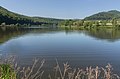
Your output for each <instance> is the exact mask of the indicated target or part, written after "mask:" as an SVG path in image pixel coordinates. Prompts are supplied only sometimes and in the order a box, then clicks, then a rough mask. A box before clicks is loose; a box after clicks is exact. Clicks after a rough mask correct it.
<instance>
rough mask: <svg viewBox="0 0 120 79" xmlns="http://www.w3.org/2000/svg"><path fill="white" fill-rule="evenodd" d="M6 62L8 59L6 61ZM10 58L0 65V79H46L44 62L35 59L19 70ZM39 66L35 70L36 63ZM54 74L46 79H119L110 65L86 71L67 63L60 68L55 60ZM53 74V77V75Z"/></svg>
mask: <svg viewBox="0 0 120 79" xmlns="http://www.w3.org/2000/svg"><path fill="white" fill-rule="evenodd" d="M7 60H8V59H7ZM11 61H12V62H14V61H13V60H12V58H10V59H9V60H8V61H7V63H5V64H4V63H2V64H1V65H0V79H46V78H44V77H43V75H44V74H46V72H44V71H43V69H42V67H43V66H44V63H45V60H44V59H43V60H42V61H39V60H38V59H35V60H34V62H33V65H32V66H31V67H23V68H20V67H19V66H18V64H17V63H14V64H13V63H12V62H11ZM39 62H40V63H41V64H40V66H39V67H38V68H37V70H36V69H35V68H36V66H37V64H38V63H39ZM53 69H54V72H53V73H50V74H49V75H48V77H47V79H120V77H119V76H118V75H117V74H114V73H113V72H112V70H113V68H112V66H111V65H110V64H108V65H107V66H106V67H104V68H103V67H98V66H96V67H95V68H94V67H91V66H90V67H86V69H81V68H76V69H73V68H71V67H70V65H69V64H68V63H64V64H63V67H60V65H59V63H58V61H57V59H56V66H55V67H53ZM53 74H54V75H53Z"/></svg>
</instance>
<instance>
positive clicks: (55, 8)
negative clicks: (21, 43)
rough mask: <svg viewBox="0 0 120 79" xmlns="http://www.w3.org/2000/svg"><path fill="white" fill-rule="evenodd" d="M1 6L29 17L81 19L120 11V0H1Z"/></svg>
mask: <svg viewBox="0 0 120 79" xmlns="http://www.w3.org/2000/svg"><path fill="white" fill-rule="evenodd" d="M0 6H3V7H5V8H7V9H8V10H10V11H13V12H16V13H20V14H24V15H28V16H40V17H53V18H72V19H80V18H84V17H85V16H89V15H91V14H94V13H98V12H101V11H109V10H120V0H0Z"/></svg>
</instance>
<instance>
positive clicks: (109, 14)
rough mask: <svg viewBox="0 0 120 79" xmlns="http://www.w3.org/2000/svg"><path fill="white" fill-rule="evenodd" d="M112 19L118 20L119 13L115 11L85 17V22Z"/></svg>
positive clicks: (119, 17)
mask: <svg viewBox="0 0 120 79" xmlns="http://www.w3.org/2000/svg"><path fill="white" fill-rule="evenodd" d="M113 18H116V19H120V12H119V11H117V10H111V11H108V12H100V13H97V14H94V15H91V16H89V17H86V18H85V20H112V19H113Z"/></svg>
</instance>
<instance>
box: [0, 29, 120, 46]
mask: <svg viewBox="0 0 120 79" xmlns="http://www.w3.org/2000/svg"><path fill="white" fill-rule="evenodd" d="M63 31H64V30H63ZM57 32H61V30H55V29H54V30H48V29H47V30H46V29H42V30H20V31H14V32H0V44H2V43H4V42H6V41H8V40H10V39H12V38H15V37H18V36H22V35H25V34H27V33H36V34H44V33H57ZM73 32H76V33H78V32H79V33H84V34H85V35H88V36H90V37H94V38H96V39H99V40H107V41H109V42H114V41H117V40H119V39H120V29H91V30H82V31H78V30H76V31H75V30H66V34H70V33H73Z"/></svg>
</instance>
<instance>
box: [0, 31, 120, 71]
mask: <svg viewBox="0 0 120 79" xmlns="http://www.w3.org/2000/svg"><path fill="white" fill-rule="evenodd" d="M119 45H120V41H115V42H111V41H105V40H102V39H101V40H100V39H99V40H98V39H96V38H93V37H91V36H88V35H86V34H84V33H82V32H70V33H65V32H55V33H43V34H41V33H29V34H26V35H24V36H19V37H17V38H14V39H11V40H9V41H8V42H6V43H4V44H2V45H1V46H0V49H2V50H3V51H5V53H9V54H16V55H17V56H19V58H20V59H22V60H21V61H22V62H24V63H25V64H27V63H28V62H30V60H32V59H33V58H35V57H38V58H45V59H46V60H47V61H49V62H54V60H55V58H57V59H58V60H59V61H61V62H62V61H63V62H64V61H69V62H70V63H71V64H73V65H74V66H76V65H82V66H89V65H100V66H101V65H106V64H107V63H108V62H109V63H112V64H113V66H115V68H119V69H120V63H119V62H120V53H119V52H120V48H119ZM63 62H62V63H63ZM49 64H50V63H49ZM116 70H117V69H116Z"/></svg>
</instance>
